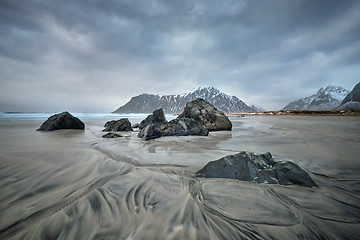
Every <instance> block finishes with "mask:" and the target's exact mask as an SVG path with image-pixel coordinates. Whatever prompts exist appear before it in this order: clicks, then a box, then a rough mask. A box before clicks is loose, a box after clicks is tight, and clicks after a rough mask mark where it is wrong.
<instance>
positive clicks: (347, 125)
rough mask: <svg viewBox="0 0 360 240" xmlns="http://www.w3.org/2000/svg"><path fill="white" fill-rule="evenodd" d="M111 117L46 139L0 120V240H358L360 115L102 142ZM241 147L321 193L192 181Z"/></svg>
mask: <svg viewBox="0 0 360 240" xmlns="http://www.w3.org/2000/svg"><path fill="white" fill-rule="evenodd" d="M49 116H50V115H49ZM75 116H76V115H75ZM110 117H111V116H107V115H104V116H98V117H96V118H92V117H88V118H86V117H84V118H82V120H83V122H84V123H85V125H86V127H85V130H84V131H83V130H57V131H51V132H42V131H36V129H37V128H39V126H40V125H41V123H42V122H43V120H44V119H43V117H42V118H41V117H40V118H38V119H37V118H34V117H32V118H30V119H27V118H13V117H10V118H6V119H5V120H4V119H0V239H360V201H359V200H360V173H359V169H360V158H359V156H360V148H359V146H360V117H359V116H291V115H286V116H249V115H246V116H241V115H232V116H230V117H229V118H230V120H231V121H232V124H233V129H232V131H219V132H211V133H210V134H209V136H184V137H162V138H159V139H154V140H150V141H144V140H143V139H140V138H138V137H137V132H136V131H135V132H121V134H122V135H123V137H121V138H117V139H105V138H102V135H103V134H104V133H103V132H102V129H103V125H104V123H105V122H106V121H108V120H115V119H116V118H110ZM114 117H115V116H114ZM116 117H118V116H116ZM128 117H129V120H130V121H131V122H132V124H134V123H138V122H139V121H141V120H142V117H143V116H131V115H130V116H128ZM168 117H169V116H168ZM171 117H172V116H170V118H171ZM80 118H81V117H80ZM168 120H170V119H168ZM241 151H249V152H255V153H266V152H271V154H272V155H273V157H274V159H275V160H290V161H292V162H294V163H296V164H298V165H299V166H301V167H302V168H303V169H305V170H306V171H307V172H309V173H310V175H311V177H312V178H313V179H314V180H315V182H316V184H317V185H318V187H312V188H307V187H301V186H296V185H292V186H282V185H277V184H264V183H253V182H244V181H239V180H232V179H211V178H198V177H195V172H196V171H198V170H200V169H201V168H202V167H203V166H204V165H205V164H206V163H208V162H209V161H214V160H217V159H219V158H221V157H224V156H226V155H229V154H234V153H238V152H241Z"/></svg>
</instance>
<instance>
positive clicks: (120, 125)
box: [103, 118, 133, 132]
mask: <svg viewBox="0 0 360 240" xmlns="http://www.w3.org/2000/svg"><path fill="white" fill-rule="evenodd" d="M104 127H105V129H104V130H103V132H110V131H114V132H118V131H132V130H133V129H132V128H131V123H130V121H129V119H127V118H121V119H119V120H113V121H108V122H106V123H105V125H104Z"/></svg>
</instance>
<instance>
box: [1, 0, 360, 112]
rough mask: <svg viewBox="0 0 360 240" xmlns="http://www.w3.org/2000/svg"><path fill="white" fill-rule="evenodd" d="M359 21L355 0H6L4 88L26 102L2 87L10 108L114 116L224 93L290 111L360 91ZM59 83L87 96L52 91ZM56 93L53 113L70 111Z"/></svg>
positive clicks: (3, 3) (3, 4)
mask: <svg viewBox="0 0 360 240" xmlns="http://www.w3.org/2000/svg"><path fill="white" fill-rule="evenodd" d="M359 12H360V3H359V2H358V1H351V0H349V1H338V0H329V1H313V0H301V1H290V0H271V1H256V0H255V1H250V0H243V1H232V0H228V1H221V2H219V1H215V0H213V1H190V0H188V1H167V0H159V1H145V0H136V1H127V0H123V1H117V0H104V1H69V0H64V1H9V0H3V1H1V2H0V63H1V66H0V83H1V85H2V86H4V85H6V86H9V87H12V88H16V89H17V90H18V92H19V93H21V94H23V97H24V98H23V99H22V100H19V99H16V97H15V96H11V95H6V97H5V92H4V91H5V90H0V93H1V95H2V97H0V101H1V103H2V105H5V104H8V103H14V104H13V106H15V105H21V103H22V102H25V101H26V99H32V98H33V99H35V98H36V96H39V94H40V92H41V91H42V92H50V93H52V94H56V95H57V96H68V97H69V98H70V99H72V100H74V101H75V100H76V101H78V102H79V104H80V105H81V104H82V103H83V104H85V103H86V102H89V103H90V104H94V106H95V105H96V104H98V103H99V102H102V104H103V105H104V106H105V105H107V106H108V108H106V111H107V110H108V109H110V108H116V107H118V105H120V104H123V103H125V102H126V101H127V100H128V99H129V98H130V97H131V96H132V95H135V94H139V93H142V92H153V93H162V94H165V93H177V92H183V91H186V90H189V89H191V88H193V87H196V86H197V85H214V86H215V87H219V88H220V89H225V90H228V91H229V93H231V94H233V95H237V96H238V97H240V98H241V99H243V100H245V101H248V102H251V103H256V104H258V105H260V106H263V107H265V108H273V109H274V108H275V109H276V108H281V107H283V106H284V105H286V104H287V101H290V100H294V99H293V98H294V97H295V96H296V97H297V96H299V97H303V96H306V94H307V93H309V92H311V91H313V90H314V91H316V90H317V89H318V88H320V87H323V86H324V85H325V84H330V83H331V84H337V85H342V86H343V87H346V88H348V89H351V88H352V87H353V85H355V83H356V82H357V81H358V79H355V77H354V76H356V75H357V74H358V73H360V70H358V68H356V66H358V65H359V64H360V63H359V58H358V57H357V56H358V52H359V47H358V46H359V39H360V14H359ZM4 66H6V71H5V70H4V69H2V68H5V67H4ZM354 66H355V67H354ZM341 74H344V75H345V76H348V78H347V79H344V78H341V79H338V76H339V75H341ZM8 81H11V82H12V83H11V84H8V83H7V82H8ZM29 82H30V83H31V84H32V86H33V90H32V91H31V92H30V91H27V89H26V88H25V87H23V86H24V85H26V84H24V83H29ZM45 82H46V84H44V83H45ZM59 82H63V83H64V84H65V85H66V84H67V85H70V86H71V84H74V83H76V84H79V86H82V87H79V88H76V90H74V88H64V89H59V90H58V92H56V91H55V90H54V89H51V84H47V83H56V84H57V83H59ZM129 83H131V84H129ZM123 86H126V87H127V88H126V89H123ZM99 89H100V91H99ZM92 94H93V95H96V96H97V97H96V99H94V97H93V96H91V95H92ZM46 96H47V97H48V98H49V99H52V100H51V101H52V102H51V104H50V103H49V108H50V107H53V106H55V105H57V104H61V102H58V103H57V102H56V100H54V99H53V98H51V97H50V96H48V95H46ZM86 96H88V98H86ZM44 99H45V98H44ZM101 99H103V100H101ZM112 99H113V100H112ZM49 101H50V100H49ZM15 102H16V104H15ZM28 102H29V101H28ZM38 104H41V103H39V102H36V104H35V103H34V104H33V109H36V105H38ZM69 104H71V101H70V102H69ZM110 104H112V106H109V105H110ZM50 105H51V106H50ZM7 106H8V105H7ZM96 106H97V107H96V109H100V105H96ZM14 108H15V107H14ZM29 109H30V107H29ZM94 109H95V108H94ZM104 109H105V107H104ZM0 111H1V109H0Z"/></svg>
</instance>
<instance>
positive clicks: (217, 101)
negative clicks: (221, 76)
mask: <svg viewBox="0 0 360 240" xmlns="http://www.w3.org/2000/svg"><path fill="white" fill-rule="evenodd" d="M196 98H203V99H206V100H207V101H208V102H210V103H211V104H213V105H214V106H215V107H217V108H218V109H219V110H220V111H222V112H225V113H239V112H258V111H264V109H262V108H260V107H258V106H255V105H252V106H249V105H247V104H246V103H244V102H243V101H241V100H240V99H239V98H237V97H235V96H229V95H227V94H225V93H222V92H220V90H218V89H216V88H214V87H199V88H196V89H194V90H192V91H190V92H188V93H184V94H176V95H158V94H146V93H144V94H141V95H138V96H135V97H132V98H131V100H130V101H129V102H128V103H126V104H125V105H124V106H122V107H119V108H118V109H117V110H115V111H114V113H151V112H152V111H154V110H155V109H158V108H162V109H163V110H164V112H165V113H174V114H176V113H181V112H182V111H183V109H184V107H185V104H186V103H187V102H189V101H192V100H194V99H196Z"/></svg>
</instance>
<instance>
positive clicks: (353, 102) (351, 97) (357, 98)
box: [337, 82, 360, 110]
mask: <svg viewBox="0 0 360 240" xmlns="http://www.w3.org/2000/svg"><path fill="white" fill-rule="evenodd" d="M337 109H348V110H353V109H360V82H359V83H358V84H356V85H355V87H354V88H353V90H351V92H349V94H348V95H346V97H345V98H344V100H343V101H342V102H341V105H340V106H339V107H338V108H337Z"/></svg>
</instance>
